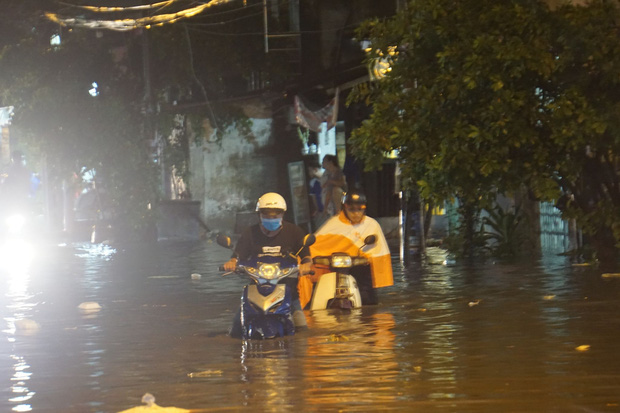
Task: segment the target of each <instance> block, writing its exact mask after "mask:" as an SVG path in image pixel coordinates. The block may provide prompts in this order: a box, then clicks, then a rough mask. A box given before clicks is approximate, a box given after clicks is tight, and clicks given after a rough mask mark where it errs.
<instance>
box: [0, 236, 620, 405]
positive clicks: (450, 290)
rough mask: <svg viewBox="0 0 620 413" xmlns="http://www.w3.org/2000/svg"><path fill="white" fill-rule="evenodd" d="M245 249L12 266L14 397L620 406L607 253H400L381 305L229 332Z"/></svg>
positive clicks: (8, 360) (208, 247)
mask: <svg viewBox="0 0 620 413" xmlns="http://www.w3.org/2000/svg"><path fill="white" fill-rule="evenodd" d="M228 254H229V253H228V251H226V250H223V249H221V248H218V247H217V246H214V245H213V244H209V243H194V244H174V245H173V244H171V245H163V244H157V245H155V246H140V247H139V248H134V249H117V250H114V251H112V250H110V249H109V248H107V247H101V246H97V247H95V248H94V249H92V250H90V249H88V248H86V247H85V246H70V245H67V246H65V247H55V249H54V253H53V254H50V255H49V257H48V258H46V260H45V262H44V263H43V264H36V263H35V264H34V266H33V267H31V269H30V270H29V271H26V272H22V273H21V274H20V275H19V276H17V275H16V274H17V273H15V274H14V275H15V276H12V275H11V274H9V273H2V278H0V286H1V287H2V294H1V295H0V300H2V302H1V304H2V305H1V306H0V310H1V311H2V314H1V317H2V319H3V320H4V325H3V328H2V333H3V335H4V340H3V341H2V342H0V356H1V357H0V380H3V381H4V382H5V385H4V386H1V387H0V388H3V389H4V390H3V391H2V390H0V411H31V410H32V411H43V412H46V411H50V412H57V411H75V412H80V413H81V412H86V413H88V412H97V413H99V412H113V411H121V410H124V409H127V408H129V407H131V406H135V405H137V404H139V403H140V398H141V397H142V395H143V394H144V393H147V392H148V393H152V394H153V395H154V396H155V397H156V399H157V401H158V404H160V405H163V406H171V405H175V406H178V407H183V408H186V409H196V410H199V409H206V410H208V411H274V412H275V411H283V410H298V411H374V410H378V411H388V410H392V411H413V410H415V411H433V410H443V411H458V412H466V413H467V412H483V413H487V412H488V413H495V412H498V411H501V412H503V411H545V412H547V411H550V412H570V411H619V410H620V407H619V404H620V397H618V394H617V389H618V388H620V373H619V372H620V359H618V358H617V357H616V356H615V354H616V352H617V349H616V346H617V342H618V341H619V340H620V279H603V278H601V276H600V274H597V273H596V271H595V269H591V268H574V267H571V266H570V264H568V265H567V264H566V263H565V262H562V261H561V260H559V259H555V260H549V261H545V262H537V263H517V264H515V263H513V264H500V263H486V264H483V265H476V266H461V265H457V264H453V263H452V264H449V265H445V264H446V263H447V260H446V258H445V256H442V255H441V254H438V255H437V256H436V258H437V259H436V260H429V261H426V262H416V263H413V265H412V266H411V267H410V268H408V269H404V268H402V267H400V266H399V265H398V264H397V265H395V266H394V268H395V271H396V276H395V280H396V286H395V287H393V288H390V289H384V290H383V291H381V293H380V298H381V304H380V305H378V306H374V307H366V308H363V309H361V310H360V309H357V310H354V311H351V312H350V313H340V312H337V311H315V312H312V313H307V318H308V323H309V329H308V330H307V331H303V332H301V333H299V334H296V335H295V336H292V337H287V338H285V339H281V340H269V341H264V342H260V341H245V342H244V341H241V340H235V339H232V338H230V337H227V336H226V335H225V331H226V329H227V328H228V326H229V324H230V321H231V319H232V317H233V314H234V311H235V310H236V306H238V305H239V296H240V294H241V291H242V287H243V285H244V284H245V282H246V280H245V279H243V278H241V277H234V276H230V277H222V276H221V274H220V273H219V272H218V271H217V267H218V265H219V264H220V263H221V262H223V261H224V260H225V259H226V258H227V257H228ZM194 273H200V274H201V276H200V277H193V278H192V277H191V274H194ZM85 302H92V303H98V304H100V310H99V311H97V312H94V313H82V312H81V311H80V309H79V308H78V306H79V305H80V304H81V303H85ZM583 345H587V346H589V347H587V348H588V350H587V351H578V350H576V348H577V347H579V346H583Z"/></svg>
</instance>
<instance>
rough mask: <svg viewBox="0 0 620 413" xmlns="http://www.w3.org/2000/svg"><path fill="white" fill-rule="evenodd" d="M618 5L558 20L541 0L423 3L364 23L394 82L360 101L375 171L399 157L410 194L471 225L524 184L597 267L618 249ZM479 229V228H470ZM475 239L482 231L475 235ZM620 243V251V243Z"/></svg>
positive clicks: (373, 88) (359, 150)
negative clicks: (454, 211) (442, 205)
mask: <svg viewBox="0 0 620 413" xmlns="http://www.w3.org/2000/svg"><path fill="white" fill-rule="evenodd" d="M619 17H620V12H619V10H618V6H617V4H616V2H613V1H606V0H594V1H592V2H591V3H590V4H589V5H588V6H575V5H565V6H562V7H560V8H558V9H555V10H551V9H550V8H549V7H548V6H547V5H546V4H545V3H544V2H542V1H537V0H511V1H504V2H495V1H491V0H482V1H479V0H461V1H458V2H452V1H447V0H418V1H412V2H410V3H409V4H408V7H407V8H406V9H405V10H403V12H401V13H399V14H398V15H396V16H395V17H393V18H391V19H388V20H382V21H379V20H372V21H367V22H365V23H364V24H363V25H362V27H361V28H360V29H359V31H358V36H359V37H360V39H367V40H370V42H371V45H372V49H373V52H371V55H370V57H369V60H370V62H373V61H376V59H382V60H383V62H387V63H389V65H390V69H389V71H388V72H387V73H386V76H385V77H384V78H383V79H381V80H380V81H377V82H374V83H372V84H371V85H370V87H359V88H357V89H356V90H355V91H354V93H353V94H352V96H351V97H350V99H351V100H356V99H357V100H360V99H365V100H366V101H367V102H368V103H369V104H370V105H371V106H372V109H373V113H372V115H371V117H370V118H369V119H368V120H367V121H365V122H364V124H363V125H362V126H361V127H360V128H359V129H358V130H356V131H355V132H354V134H353V137H352V143H353V145H354V147H355V149H354V150H355V153H356V154H357V155H358V156H360V157H361V158H363V159H364V160H365V162H366V165H367V167H369V168H373V167H377V166H378V165H379V164H380V162H381V159H382V157H383V154H384V153H385V152H386V151H391V150H394V149H397V150H399V153H400V161H401V164H402V173H403V177H404V178H405V183H408V185H417V186H419V188H420V192H421V194H422V196H423V198H425V199H432V200H434V201H436V202H443V201H445V200H449V199H452V198H454V197H456V198H458V199H459V200H460V201H461V205H463V208H464V209H465V210H469V211H470V215H471V214H472V213H473V215H474V216H475V211H476V210H479V209H480V208H482V207H489V206H490V205H491V204H492V201H493V200H494V198H495V197H496V195H497V194H498V193H504V194H510V193H512V192H513V191H516V190H518V189H519V188H521V187H522V186H523V185H525V186H526V187H527V188H528V189H529V191H530V194H531V195H532V196H533V197H535V198H536V199H541V200H558V199H560V197H562V196H563V197H566V199H567V202H564V203H559V204H558V206H559V207H560V208H561V210H562V212H563V214H564V216H565V217H567V218H568V217H571V218H575V219H576V220H577V223H578V224H579V225H580V226H581V228H582V229H583V230H584V231H585V232H587V233H589V234H590V236H591V239H592V241H593V244H594V245H595V247H596V248H597V250H598V253H599V259H601V261H604V262H615V260H616V258H617V248H616V247H615V246H614V245H615V244H616V243H617V242H618V241H619V240H620V213H619V212H620V192H619V187H618V170H617V168H616V161H617V155H618V153H619V151H620V141H619V140H618V138H619V137H620V135H619V133H618V132H619V128H620V121H619V118H618V116H616V115H615V113H617V110H618V105H619V104H620V94H618V92H617V83H618V82H619V81H620V77H619V76H618V74H619V73H620V53H618V52H619V51H620V50H619V47H620V46H619V42H618V25H617V22H619V21H620V20H619V19H618V18H619ZM471 224H473V223H470V225H471ZM471 230H473V227H472V226H470V231H471ZM614 236H615V239H614Z"/></svg>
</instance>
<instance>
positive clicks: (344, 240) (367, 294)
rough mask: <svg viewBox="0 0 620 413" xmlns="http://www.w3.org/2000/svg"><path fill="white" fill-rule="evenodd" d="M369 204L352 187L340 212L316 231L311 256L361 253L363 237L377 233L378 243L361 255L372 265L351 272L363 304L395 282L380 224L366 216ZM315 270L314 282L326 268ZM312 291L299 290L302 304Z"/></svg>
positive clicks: (343, 201)
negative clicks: (378, 289) (379, 289)
mask: <svg viewBox="0 0 620 413" xmlns="http://www.w3.org/2000/svg"><path fill="white" fill-rule="evenodd" d="M366 203H367V201H366V195H364V194H363V193H362V192H360V191H357V190H351V191H349V192H347V193H346V194H344V196H343V199H342V210H341V211H340V214H339V215H336V216H333V217H331V218H330V219H329V220H328V221H327V222H325V223H324V224H323V225H322V226H321V228H319V229H318V230H317V232H316V233H315V236H316V241H315V243H314V244H313V245H312V246H311V247H310V253H311V255H312V257H316V256H327V255H330V254H332V253H333V252H344V253H347V254H350V255H358V253H360V247H362V246H363V245H364V239H365V238H366V237H367V236H368V235H375V236H376V239H377V241H376V243H375V244H373V245H367V246H364V248H362V250H361V254H362V255H363V256H366V257H368V258H369V259H370V266H363V267H359V268H356V269H354V271H352V273H351V275H353V276H354V277H355V279H356V281H357V284H358V287H359V289H360V295H361V297H362V304H363V305H368V304H377V303H378V297H377V292H376V289H377V288H381V287H389V286H391V285H393V284H394V277H393V275H392V261H391V257H390V250H389V248H388V245H387V241H386V240H385V236H384V235H383V230H382V229H381V226H380V225H379V223H378V222H377V221H376V220H375V219H373V218H371V217H369V216H367V215H366ZM315 273H316V275H315V276H314V281H317V280H318V277H320V274H323V273H325V271H322V270H321V269H319V268H316V269H315ZM304 284H305V283H302V285H304ZM311 294H312V292H311V291H308V286H307V284H306V285H305V288H304V291H301V292H300V295H301V298H302V302H301V304H302V306H305V305H306V303H307V302H308V301H309V299H310V296H311Z"/></svg>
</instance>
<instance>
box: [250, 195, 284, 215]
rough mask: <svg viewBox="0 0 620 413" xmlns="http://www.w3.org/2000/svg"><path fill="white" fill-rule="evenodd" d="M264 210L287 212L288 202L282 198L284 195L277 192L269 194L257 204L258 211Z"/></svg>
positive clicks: (259, 199) (262, 197)
mask: <svg viewBox="0 0 620 413" xmlns="http://www.w3.org/2000/svg"><path fill="white" fill-rule="evenodd" d="M263 208H273V209H281V210H283V211H286V201H285V200H284V198H282V195H280V194H277V193H275V192H267V193H266V194H264V195H263V196H261V197H260V198H258V202H257V203H256V211H257V212H258V211H260V210H261V209H263Z"/></svg>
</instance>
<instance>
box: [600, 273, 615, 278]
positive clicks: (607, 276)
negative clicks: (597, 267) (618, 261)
mask: <svg viewBox="0 0 620 413" xmlns="http://www.w3.org/2000/svg"><path fill="white" fill-rule="evenodd" d="M601 277H603V278H620V273H617V272H613V273H610V272H607V273H605V274H602V275H601Z"/></svg>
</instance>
